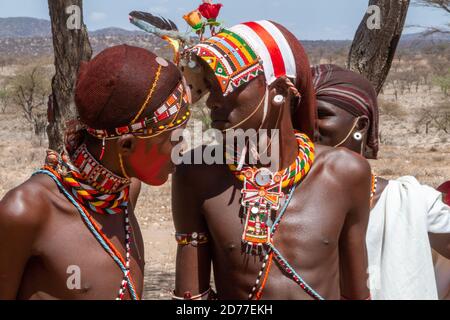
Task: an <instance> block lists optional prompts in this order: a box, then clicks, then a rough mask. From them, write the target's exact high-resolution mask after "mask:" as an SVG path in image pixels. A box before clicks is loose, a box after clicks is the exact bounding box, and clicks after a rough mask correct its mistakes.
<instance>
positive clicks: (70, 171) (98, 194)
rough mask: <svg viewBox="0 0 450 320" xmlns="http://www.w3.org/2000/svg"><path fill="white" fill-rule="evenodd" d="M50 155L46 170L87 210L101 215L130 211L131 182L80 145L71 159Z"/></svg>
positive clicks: (48, 154) (65, 156)
mask: <svg viewBox="0 0 450 320" xmlns="http://www.w3.org/2000/svg"><path fill="white" fill-rule="evenodd" d="M72 158H73V162H72V161H71V160H70V159H69V157H68V156H67V155H66V154H65V153H63V154H62V155H60V154H58V153H57V152H55V151H52V150H49V151H47V157H46V161H45V166H44V168H43V169H44V170H49V171H52V172H56V173H57V174H58V176H60V177H61V183H62V184H63V185H64V187H65V188H66V189H67V190H68V191H69V192H70V193H71V194H72V196H73V197H74V198H75V199H76V200H77V201H78V202H79V203H81V204H82V205H83V206H84V207H86V208H87V209H90V210H91V211H92V212H95V213H99V214H120V213H123V212H124V210H126V208H127V207H128V199H129V189H130V188H129V186H130V183H131V181H130V180H128V179H125V178H122V177H119V176H117V175H115V174H114V173H112V172H111V171H109V170H108V169H106V168H105V167H104V166H102V165H101V164H100V163H99V162H98V161H97V160H95V158H94V157H93V156H92V155H91V154H90V153H89V152H88V151H87V148H86V145H84V144H83V145H81V146H80V147H79V148H78V149H77V150H76V151H75V153H74V154H73V155H72Z"/></svg>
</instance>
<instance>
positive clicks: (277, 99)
mask: <svg viewBox="0 0 450 320" xmlns="http://www.w3.org/2000/svg"><path fill="white" fill-rule="evenodd" d="M273 102H274V103H276V104H281V103H283V102H284V97H283V96H282V95H281V94H277V95H276V96H275V97H273Z"/></svg>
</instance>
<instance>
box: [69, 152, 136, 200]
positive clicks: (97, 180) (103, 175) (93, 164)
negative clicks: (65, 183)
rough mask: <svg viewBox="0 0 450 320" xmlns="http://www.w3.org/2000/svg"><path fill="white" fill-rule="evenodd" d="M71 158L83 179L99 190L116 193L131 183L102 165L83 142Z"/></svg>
mask: <svg viewBox="0 0 450 320" xmlns="http://www.w3.org/2000/svg"><path fill="white" fill-rule="evenodd" d="M71 158H72V163H73V164H74V165H75V167H76V168H77V169H78V171H79V172H80V174H81V176H82V177H83V180H85V181H86V182H87V183H88V184H89V185H91V186H93V187H94V188H95V189H97V190H98V191H100V192H103V193H107V194H112V193H117V192H119V191H121V190H123V189H124V188H125V187H126V186H128V185H130V183H131V181H130V180H129V179H127V178H123V177H120V176H118V175H116V174H114V173H112V172H111V171H109V170H108V169H106V168H105V167H104V166H102V165H101V164H100V163H99V162H98V161H97V160H96V159H95V158H94V157H93V156H92V155H91V154H90V153H89V151H88V150H87V148H86V145H85V144H83V145H81V146H80V147H79V148H78V150H77V151H75V153H74V154H73V156H72V157H71Z"/></svg>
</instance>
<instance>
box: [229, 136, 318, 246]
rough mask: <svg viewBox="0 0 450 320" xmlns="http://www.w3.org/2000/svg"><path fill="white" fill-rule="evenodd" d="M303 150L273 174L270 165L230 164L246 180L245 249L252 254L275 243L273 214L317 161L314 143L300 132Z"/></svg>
mask: <svg viewBox="0 0 450 320" xmlns="http://www.w3.org/2000/svg"><path fill="white" fill-rule="evenodd" d="M296 139H297V143H298V148H299V153H298V155H297V158H296V159H295V161H294V163H293V164H292V165H291V166H290V167H289V168H287V169H284V170H281V171H279V172H277V173H272V172H271V171H270V170H269V169H267V168H253V167H250V166H244V167H243V168H242V169H241V170H238V169H237V167H236V166H234V165H229V167H230V169H231V171H232V172H233V173H234V175H235V176H236V177H237V178H238V179H239V180H241V181H242V182H243V183H244V186H243V188H242V190H241V194H242V197H241V206H242V208H243V216H242V218H243V219H244V221H245V223H244V231H243V234H242V245H243V249H244V251H245V252H246V253H247V254H250V255H262V254H264V251H267V249H268V246H269V245H270V244H271V243H272V235H271V232H270V228H271V226H272V224H273V223H272V213H274V212H276V211H278V210H279V209H280V203H281V199H283V198H286V195H285V193H284V191H283V189H285V188H292V187H294V186H295V185H296V184H297V183H299V182H300V181H301V180H302V179H303V178H304V177H305V176H306V175H307V174H308V172H309V170H310V169H311V166H312V164H313V161H314V143H313V142H312V141H311V140H310V139H309V137H308V136H307V135H305V134H302V133H299V132H297V133H296Z"/></svg>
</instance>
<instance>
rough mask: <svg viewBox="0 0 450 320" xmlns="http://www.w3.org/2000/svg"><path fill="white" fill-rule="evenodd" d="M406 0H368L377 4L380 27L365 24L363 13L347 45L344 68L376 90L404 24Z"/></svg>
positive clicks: (369, 15)
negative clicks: (370, 83)
mask: <svg viewBox="0 0 450 320" xmlns="http://www.w3.org/2000/svg"><path fill="white" fill-rule="evenodd" d="M409 3H410V0H370V1H369V6H371V5H376V6H378V7H379V8H380V14H381V15H380V18H381V24H380V25H379V26H380V28H378V29H377V28H375V29H372V28H369V27H368V19H371V18H372V17H373V12H372V13H366V15H365V16H364V19H363V21H362V22H361V24H360V25H359V27H358V30H357V31H356V35H355V38H354V40H353V43H352V46H351V48H350V53H349V57H348V63H347V64H348V68H349V69H351V70H353V71H355V72H359V73H360V74H362V75H364V76H365V77H366V78H367V79H369V80H370V81H371V82H372V84H373V85H374V87H375V89H376V91H377V93H379V92H380V91H381V88H382V87H383V84H384V82H385V80H386V78H387V76H388V73H389V70H390V68H391V65H392V61H393V59H394V55H395V51H396V49H397V45H398V43H399V41H400V37H401V35H402V31H403V27H404V25H405V20H406V14H407V13H408V8H409Z"/></svg>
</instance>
